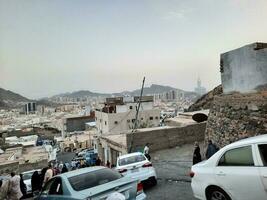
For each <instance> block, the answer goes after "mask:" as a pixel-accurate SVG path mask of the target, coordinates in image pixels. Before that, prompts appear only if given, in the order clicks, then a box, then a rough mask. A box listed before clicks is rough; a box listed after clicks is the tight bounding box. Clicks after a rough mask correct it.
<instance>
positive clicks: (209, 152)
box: [206, 140, 218, 159]
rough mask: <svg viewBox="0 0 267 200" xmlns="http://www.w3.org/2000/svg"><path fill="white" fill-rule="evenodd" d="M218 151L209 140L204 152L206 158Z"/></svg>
mask: <svg viewBox="0 0 267 200" xmlns="http://www.w3.org/2000/svg"><path fill="white" fill-rule="evenodd" d="M217 151H218V148H217V147H216V146H215V145H214V144H213V143H212V141H211V140H209V141H208V147H207V151H206V158H207V159H209V158H210V157H211V156H213V154H215V153H216V152H217Z"/></svg>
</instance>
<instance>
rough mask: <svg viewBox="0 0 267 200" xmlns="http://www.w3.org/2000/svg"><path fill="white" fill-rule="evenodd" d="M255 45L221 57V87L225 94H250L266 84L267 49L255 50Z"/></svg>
mask: <svg viewBox="0 0 267 200" xmlns="http://www.w3.org/2000/svg"><path fill="white" fill-rule="evenodd" d="M255 47H256V43H254V44H251V45H247V46H244V47H242V48H239V49H235V50H233V51H229V52H227V53H224V54H222V55H221V63H222V65H223V66H222V69H223V71H222V73H221V78H222V85H223V91H224V92H225V93H227V92H232V91H237V92H251V91H253V90H254V89H255V88H256V87H257V86H259V85H264V84H267V48H263V49H259V50H255V49H254V48H255Z"/></svg>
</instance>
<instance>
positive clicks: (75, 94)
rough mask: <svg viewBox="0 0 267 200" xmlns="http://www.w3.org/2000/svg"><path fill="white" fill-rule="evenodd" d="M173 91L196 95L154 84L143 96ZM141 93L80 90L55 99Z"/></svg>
mask: <svg viewBox="0 0 267 200" xmlns="http://www.w3.org/2000/svg"><path fill="white" fill-rule="evenodd" d="M171 90H178V91H181V92H185V95H186V96H188V95H196V94H195V93H194V92H187V91H183V90H181V89H176V88H173V87H170V86H163V85H157V84H152V85H151V86H150V87H144V91H143V95H153V94H160V93H164V92H169V91H171ZM140 92H141V89H137V90H133V91H123V92H118V93H97V92H91V91H89V90H80V91H75V92H72V93H63V94H58V95H55V96H53V97H51V98H52V99H53V98H57V97H69V98H83V97H99V96H102V97H111V96H125V95H130V96H139V95H140Z"/></svg>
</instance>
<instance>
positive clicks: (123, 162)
mask: <svg viewBox="0 0 267 200" xmlns="http://www.w3.org/2000/svg"><path fill="white" fill-rule="evenodd" d="M144 160H146V158H145V156H143V155H135V156H130V157H126V158H121V159H120V160H119V165H120V166H123V165H129V164H132V163H137V162H142V161H144Z"/></svg>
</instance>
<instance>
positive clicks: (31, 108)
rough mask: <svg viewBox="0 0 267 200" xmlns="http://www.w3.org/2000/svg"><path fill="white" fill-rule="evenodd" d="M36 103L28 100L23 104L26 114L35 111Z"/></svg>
mask: <svg viewBox="0 0 267 200" xmlns="http://www.w3.org/2000/svg"><path fill="white" fill-rule="evenodd" d="M36 109H37V108H36V103H35V102H29V103H27V104H25V105H24V107H23V111H24V113H25V114H26V115H28V114H33V113H35V112H36Z"/></svg>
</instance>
